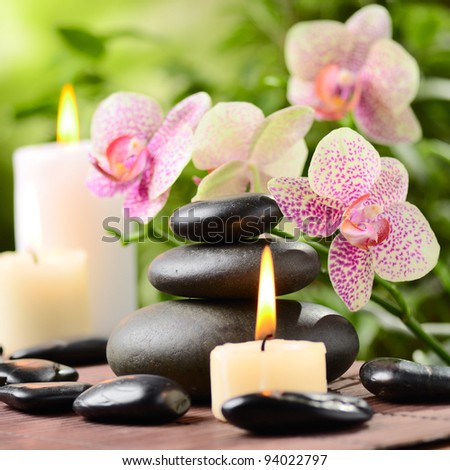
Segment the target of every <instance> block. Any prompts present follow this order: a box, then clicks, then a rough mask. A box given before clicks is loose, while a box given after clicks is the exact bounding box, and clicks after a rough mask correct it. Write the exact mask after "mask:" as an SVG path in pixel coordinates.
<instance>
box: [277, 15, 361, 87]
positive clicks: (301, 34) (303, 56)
mask: <svg viewBox="0 0 450 470" xmlns="http://www.w3.org/2000/svg"><path fill="white" fill-rule="evenodd" d="M353 47H354V38H353V35H352V33H351V32H350V31H348V30H347V28H346V27H345V26H344V25H343V24H342V23H339V22H337V21H328V20H319V21H307V22H303V23H297V24H296V25H294V26H293V27H292V28H291V29H290V30H289V31H288V33H287V35H286V43H285V56H286V64H287V67H288V69H289V71H290V73H291V74H292V75H295V76H297V77H298V78H300V79H302V80H311V81H314V80H315V78H316V76H317V74H318V73H319V72H320V70H321V69H322V68H323V67H325V66H326V65H328V64H336V65H342V66H344V65H346V64H347V61H348V57H349V54H350V52H351V51H352V49H353Z"/></svg>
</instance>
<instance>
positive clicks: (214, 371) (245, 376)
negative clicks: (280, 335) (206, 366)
mask: <svg viewBox="0 0 450 470" xmlns="http://www.w3.org/2000/svg"><path fill="white" fill-rule="evenodd" d="M261 346H262V341H248V342H246V343H226V344H224V345H221V346H217V347H216V348H214V349H213V350H212V352H211V356H210V366H211V367H210V370H211V400H212V412H213V415H214V416H215V417H216V418H217V419H219V420H222V421H225V418H224V417H223V414H222V405H223V403H224V402H225V401H227V400H228V399H230V398H233V397H236V396H239V395H245V394H248V393H256V392H263V391H265V390H273V391H274V390H277V391H285V392H305V393H306V392H312V393H324V392H326V391H327V379H326V362H325V353H326V350H325V345H324V344H323V343H316V342H312V341H293V340H282V339H273V340H269V341H266V344H265V350H264V351H261Z"/></svg>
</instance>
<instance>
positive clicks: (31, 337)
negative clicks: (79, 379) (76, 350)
mask: <svg viewBox="0 0 450 470" xmlns="http://www.w3.org/2000/svg"><path fill="white" fill-rule="evenodd" d="M86 258H87V256H86V252H85V251H83V250H76V251H70V252H60V253H46V254H39V253H36V254H32V253H31V252H23V253H11V252H6V253H2V254H0V325H1V327H0V344H1V345H3V347H4V352H5V356H8V355H9V354H11V353H12V352H14V351H16V350H18V349H21V348H25V347H29V346H34V345H37V344H39V343H43V342H46V341H49V340H52V339H55V338H61V337H69V336H78V335H86V334H89V333H90V332H91V316H90V312H89V297H88V283H87V275H88V274H87V264H86Z"/></svg>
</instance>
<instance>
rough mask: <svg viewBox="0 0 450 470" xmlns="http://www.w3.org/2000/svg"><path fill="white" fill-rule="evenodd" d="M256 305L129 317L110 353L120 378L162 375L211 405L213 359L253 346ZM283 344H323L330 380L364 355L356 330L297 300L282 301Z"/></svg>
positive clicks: (149, 310)
mask: <svg viewBox="0 0 450 470" xmlns="http://www.w3.org/2000/svg"><path fill="white" fill-rule="evenodd" d="M255 320H256V301H255V302H250V301H223V300H222V301H215V302H212V301H206V300H171V301H167V302H161V303H158V304H153V305H150V306H148V307H144V308H142V309H140V310H138V311H137V312H134V313H132V314H130V315H128V316H126V317H125V318H124V319H123V320H122V321H121V322H120V323H119V324H118V325H117V326H116V327H115V328H114V330H113V331H112V333H111V335H110V338H109V341H108V346H107V349H106V353H107V358H108V362H109V365H110V367H111V368H112V370H113V371H114V373H115V374H116V375H126V374H157V375H163V376H166V377H170V378H171V379H173V380H175V381H176V382H178V383H179V384H180V385H181V386H182V387H184V388H185V389H186V390H187V392H188V393H189V395H190V396H191V397H192V398H193V400H195V401H198V402H202V401H208V400H210V375H209V356H210V353H211V351H212V350H213V349H214V348H215V347H216V346H218V345H220V344H224V343H227V342H229V343H240V342H244V341H252V340H253V339H254V335H255ZM275 336H276V337H277V338H280V339H299V340H300V339H301V340H309V341H323V342H324V344H325V347H326V349H327V354H326V365H327V379H328V381H332V380H334V379H336V378H337V377H339V376H340V375H342V374H343V373H344V372H345V371H346V370H347V369H348V368H349V367H350V366H351V365H352V363H353V362H354V360H355V358H356V355H357V353H358V349H359V341H358V336H357V334H356V332H355V329H354V328H353V326H352V325H351V324H350V323H349V322H348V321H347V320H346V319H345V318H344V317H343V316H341V315H339V314H338V313H336V312H335V311H333V310H331V309H329V308H327V307H323V306H321V305H317V304H312V303H308V302H302V303H300V302H296V301H293V300H278V301H277V330H276V335H275Z"/></svg>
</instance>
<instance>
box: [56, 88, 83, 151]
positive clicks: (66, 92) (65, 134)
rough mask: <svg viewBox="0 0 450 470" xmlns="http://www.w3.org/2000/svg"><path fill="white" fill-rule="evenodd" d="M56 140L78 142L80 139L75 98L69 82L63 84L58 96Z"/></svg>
mask: <svg viewBox="0 0 450 470" xmlns="http://www.w3.org/2000/svg"><path fill="white" fill-rule="evenodd" d="M56 140H57V141H58V142H64V143H72V142H79V140H80V123H79V120H78V108H77V100H76V98H75V91H74V89H73V86H72V85H71V84H70V83H66V84H65V85H64V86H63V88H62V90H61V96H60V98H59V106H58V123H57V126H56Z"/></svg>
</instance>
